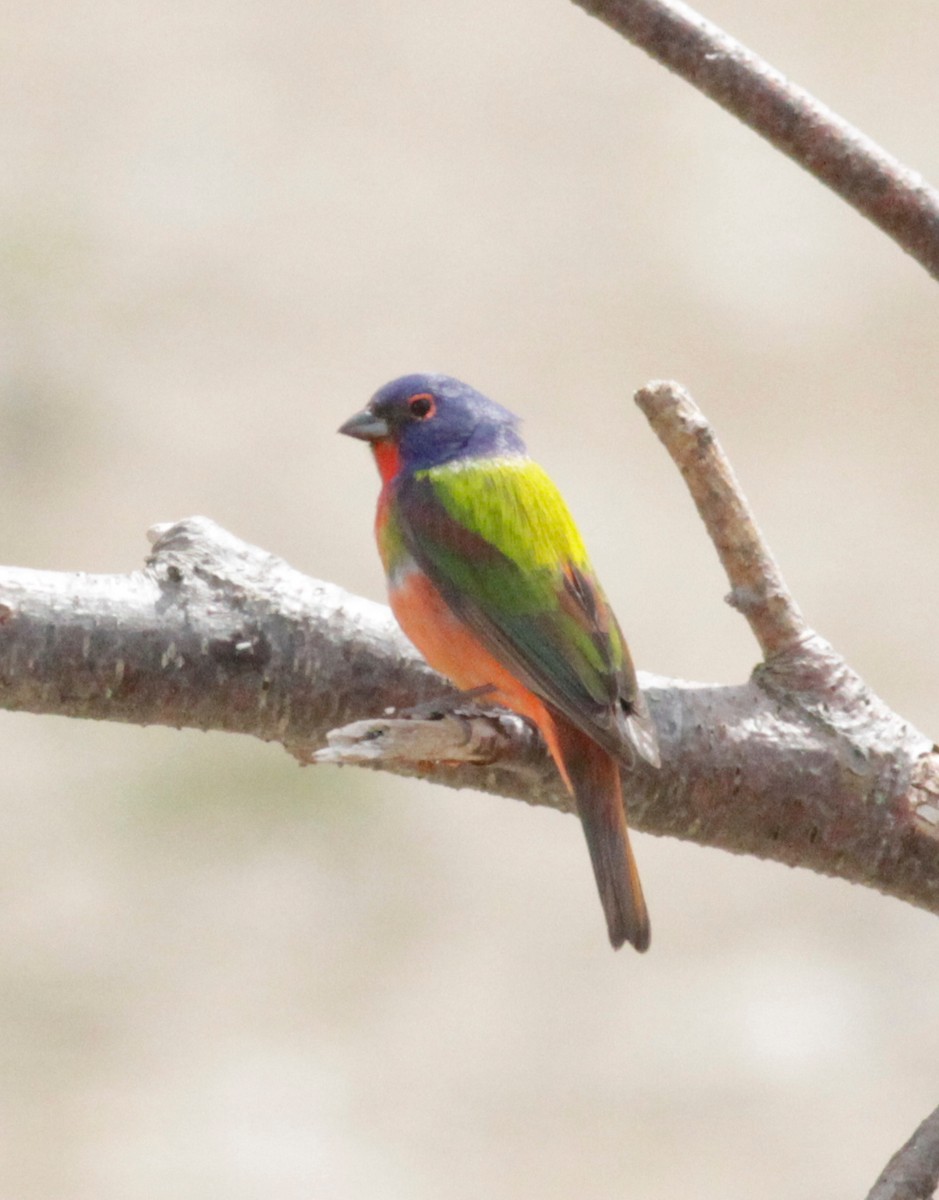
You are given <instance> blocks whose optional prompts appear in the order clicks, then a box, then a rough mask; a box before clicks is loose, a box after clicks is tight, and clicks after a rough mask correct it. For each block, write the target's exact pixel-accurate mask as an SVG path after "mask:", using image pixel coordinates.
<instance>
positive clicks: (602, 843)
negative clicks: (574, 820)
mask: <svg viewBox="0 0 939 1200" xmlns="http://www.w3.org/2000/svg"><path fill="white" fill-rule="evenodd" d="M554 732H555V736H556V738H557V747H556V748H557V750H558V751H559V753H560V755H561V758H562V761H563V766H561V763H559V764H558V765H559V766H561V774H562V775H564V776H565V777H566V778H565V782H566V783H567V784H568V786H569V787H570V789H571V791H572V792H573V795H574V799H575V800H576V801H577V811H578V812H579V813H580V820H581V823H582V825H583V827H584V834H585V835H586V837H587V847H588V849H589V850H590V860H591V862H592V863H593V873H594V876H595V877H596V880H597V890H598V891H599V893H600V902H601V903H602V905H603V911H604V913H605V914H606V924H607V929H608V931H609V934H610V941H611V942H612V944H613V948H614V949H616V950H618V949H619V948H620V946H622V944H623V942H632V944H633V945H634V946H635V948H636V949H637V950H647V949H648V947H649V937H650V927H649V914H648V912H647V910H646V902H645V900H644V899H643V895H642V885H641V884H640V882H639V872H638V871H637V869H636V860H635V859H634V858H633V853H632V848H631V847H630V844H629V833H628V831H627V829H626V809H625V806H624V804H623V788H622V783H621V781H620V772H619V765H618V763H617V762H616V760H615V759H614V758H612V757H611V756H610V755H609V754H608V753H607V752H606V751H605V750H604V749H603V747H602V746H598V745H597V743H596V742H595V741H593V739H592V738H589V737H587V735H586V734H584V733H581V731H580V730H579V729H577V728H576V727H575V726H573V725H570V724H569V723H568V722H567V721H565V720H563V719H558V720H556V721H555V731H554ZM552 749H554V747H552Z"/></svg>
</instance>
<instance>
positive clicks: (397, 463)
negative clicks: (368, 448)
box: [372, 439, 401, 483]
mask: <svg viewBox="0 0 939 1200" xmlns="http://www.w3.org/2000/svg"><path fill="white" fill-rule="evenodd" d="M372 453H373V454H374V455H375V462H376V463H377V464H378V471H379V474H380V475H381V477H382V482H383V483H388V482H389V481H390V480H392V479H394V477H395V476H396V475H397V474H398V471H399V470H400V469H401V454H400V451H399V450H398V447H397V446H396V445H395V444H394V442H391V441H388V440H387V439H385V440H383V441H380V442H372Z"/></svg>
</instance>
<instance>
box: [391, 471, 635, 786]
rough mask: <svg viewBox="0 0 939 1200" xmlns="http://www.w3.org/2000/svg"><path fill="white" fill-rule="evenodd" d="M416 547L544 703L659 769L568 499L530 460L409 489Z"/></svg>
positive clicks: (628, 665) (422, 480) (416, 481)
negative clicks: (566, 499)
mask: <svg viewBox="0 0 939 1200" xmlns="http://www.w3.org/2000/svg"><path fill="white" fill-rule="evenodd" d="M395 508H396V516H397V519H398V522H399V524H400V528H401V532H402V535H403V537H404V540H405V542H406V544H407V548H408V550H409V551H410V553H411V554H412V555H413V557H414V558H415V560H416V561H417V563H418V565H419V566H420V568H421V569H422V570H423V571H424V572H425V573H426V574H427V575H428V576H429V578H430V580H431V581H432V583H433V584H434V585H435V587H436V588H437V589H438V591H439V592H440V593H441V595H442V596H443V598H444V600H445V601H446V603H447V604H448V606H449V607H450V608H451V609H452V610H453V612H454V613H455V614H456V615H457V616H458V617H459V618H460V619H461V620H462V621H464V622H465V623H466V624H467V625H468V626H469V627H470V628H471V629H472V630H473V632H474V633H475V634H476V636H477V637H478V638H479V639H480V641H481V642H482V643H483V645H484V646H485V647H486V648H487V649H488V650H489V651H490V653H492V654H493V655H495V657H496V658H498V659H499V660H500V661H501V662H503V663H504V664H505V665H506V666H507V667H509V669H510V670H512V671H513V672H514V673H515V674H516V675H517V677H518V678H519V679H520V680H521V681H522V682H523V683H524V684H525V685H526V687H529V688H531V690H532V691H533V692H535V693H536V694H537V695H539V696H540V697H541V698H542V699H543V700H545V701H547V702H548V703H549V704H550V705H552V706H553V707H554V708H556V709H558V710H559V711H560V712H562V713H563V714H564V715H565V716H566V717H567V718H568V719H569V720H570V721H572V722H573V723H574V725H576V726H577V727H578V728H580V729H582V730H583V731H584V732H585V733H587V734H588V735H589V736H591V737H592V738H594V739H595V740H596V741H597V742H599V743H600V744H601V745H602V746H604V747H605V748H606V749H607V750H608V751H609V752H610V753H611V754H614V755H615V756H617V757H619V758H626V759H631V758H632V756H633V753H634V752H636V753H638V754H639V755H641V756H642V757H643V758H645V759H646V760H647V761H649V762H651V763H653V764H654V765H658V748H657V741H656V736H655V727H654V725H653V724H652V720H651V718H650V716H649V713H648V709H647V708H646V705H645V701H644V700H643V697H642V693H641V692H640V691H639V687H638V684H637V682H636V674H635V670H634V668H633V664H632V660H631V659H630V656H629V651H628V649H627V647H626V643H625V640H624V638H623V635H622V633H621V632H620V629H619V626H618V624H617V622H616V618H615V617H614V615H613V612H612V610H611V609H610V606H609V603H608V602H607V599H606V597H605V596H604V594H603V590H602V588H601V587H600V585H599V583H598V582H597V580H596V578H595V576H594V574H593V571H592V569H591V566H590V562H589V559H588V558H587V553H586V551H585V549H584V545H583V542H582V541H581V538H580V535H579V533H578V532H577V527H576V526H575V524H574V521H573V519H572V517H571V515H570V513H569V512H568V509H567V505H566V504H565V503H564V500H563V499H562V497H561V495H560V493H559V492H558V490H557V488H556V487H555V486H554V484H553V483H552V482H551V480H550V479H549V477H548V476H547V475H546V474H545V472H544V471H543V470H542V469H541V468H540V467H539V466H538V465H537V464H535V463H533V462H531V461H530V460H528V459H521V458H518V459H516V458H511V459H496V460H492V459H489V460H486V459H483V460H470V461H463V462H459V463H454V464H446V465H445V466H442V467H434V468H431V469H429V470H426V471H418V472H416V473H415V474H414V475H412V476H410V477H408V478H406V479H404V480H402V481H401V483H400V484H399V486H398V488H397V489H396V497H395Z"/></svg>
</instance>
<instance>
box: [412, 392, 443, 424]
mask: <svg viewBox="0 0 939 1200" xmlns="http://www.w3.org/2000/svg"><path fill="white" fill-rule="evenodd" d="M436 411H437V405H436V404H435V403H434V398H433V396H432V395H431V394H430V393H429V392H420V393H418V395H416V396H412V397H411V399H410V400H409V401H408V412H410V414H411V416H412V417H415V418H416V419H417V420H418V421H426V420H427V418H428V417H432V416H433V415H434V413H435V412H436Z"/></svg>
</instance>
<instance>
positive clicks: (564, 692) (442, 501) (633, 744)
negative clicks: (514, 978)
mask: <svg viewBox="0 0 939 1200" xmlns="http://www.w3.org/2000/svg"><path fill="white" fill-rule="evenodd" d="M519 424H520V422H519V418H517V417H516V416H515V415H513V414H512V413H511V412H509V411H508V409H505V408H503V407H502V406H501V405H499V404H496V403H495V402H494V401H492V400H490V399H488V398H487V397H486V396H484V395H482V394H481V393H480V392H478V391H476V390H475V389H474V388H472V387H470V386H469V384H466V383H463V382H461V381H460V380H458V379H454V378H452V377H451V376H448V375H438V374H411V375H404V376H402V377H401V378H399V379H395V380H392V382H390V383H388V384H386V385H385V386H384V387H382V388H380V389H379V390H378V391H377V392H376V393H375V395H374V396H373V397H372V399H371V400H370V401H369V403H368V404H367V405H366V407H365V408H364V409H362V410H361V411H360V412H357V413H356V414H355V415H354V416H352V417H350V418H349V420H347V421H346V422H345V424H343V425H342V426H341V427H340V430H339V432H340V433H343V434H346V435H348V436H349V437H353V438H358V439H360V440H362V441H365V442H367V443H369V444H370V446H371V449H372V452H373V455H374V458H375V462H376V464H377V467H378V471H379V474H380V476H381V481H382V487H381V492H380V495H379V500H378V509H377V513H376V518H375V534H376V539H377V542H378V549H379V553H380V556H381V560H382V563H383V566H384V569H385V574H386V576H387V583H388V594H389V600H390V603H391V608H392V611H393V612H394V615H395V617H396V619H397V621H398V624H399V625H400V626H401V628H402V629H403V631H404V633H405V634H406V635H407V637H408V638H409V639H410V641H411V642H413V644H414V645H415V646H416V648H417V649H418V650H419V651H420V653H421V654H422V655H423V657H424V658H425V659H426V660H427V662H428V663H429V664H430V665H431V666H432V667H433V668H434V669H435V670H437V671H438V672H440V674H442V675H444V676H446V677H447V678H448V679H449V680H450V681H452V683H453V684H455V685H456V687H457V688H458V689H460V690H461V691H463V692H467V693H472V694H475V695H479V694H480V693H482V692H485V693H486V703H487V704H488V703H489V702H490V701H491V702H494V703H498V704H500V705H503V706H504V707H506V708H509V709H511V710H513V711H514V712H516V713H518V714H520V715H521V716H522V717H525V718H527V719H528V720H529V721H530V722H531V723H532V724H534V725H535V726H536V728H537V729H538V730H539V732H540V733H541V736H542V738H543V739H544V742H545V743H546V745H547V748H548V751H549V753H550V755H551V757H552V758H553V760H554V763H555V765H556V766H557V769H558V772H559V774H560V776H561V779H562V781H563V783H564V785H565V787H566V788H567V790H568V792H569V793H570V794H571V795H572V797H573V799H574V802H575V804H576V807H577V811H578V813H579V816H580V820H581V824H582V826H583V830H584V834H585V835H586V841H587V847H588V850H589V853H590V859H591V862H592V865H593V872H594V876H595V878H596V884H597V890H598V891H599V894H600V900H601V903H602V906H603V910H604V913H605V916H606V923H607V931H608V934H609V939H610V942H611V944H612V945H613V947H614V949H619V947H620V946H622V945H623V944H624V942H627V941H628V942H631V943H632V945H633V946H634V947H635V948H636V949H637V950H640V951H642V950H646V949H647V948H648V946H649V940H650V925H649V916H648V911H647V908H646V903H645V899H644V897H643V893H642V886H641V884H640V881H639V873H638V870H637V868H636V862H635V859H634V857H633V852H632V848H631V846H630V842H629V834H628V831H627V825H626V811H625V805H624V802H623V792H622V781H621V776H620V771H621V768H623V767H625V768H630V767H632V768H635V766H636V764H637V762H638V760H643V761H644V762H645V763H647V764H648V765H649V766H651V767H658V766H659V765H660V756H659V748H658V738H657V735H656V728H655V724H654V722H653V720H652V717H651V714H650V712H649V709H648V705H647V704H646V701H645V699H644V697H643V694H642V692H641V691H640V689H639V685H638V682H637V680H636V672H635V669H634V667H633V663H632V659H631V657H630V653H629V649H628V647H627V645H626V641H625V639H624V637H623V634H622V632H621V630H620V627H619V625H618V623H617V620H616V617H615V616H614V614H613V611H612V609H611V607H610V604H609V602H608V600H607V598H606V596H605V594H604V592H603V589H602V588H601V586H600V584H599V582H598V581H597V578H596V575H595V573H594V570H593V567H592V566H591V563H590V559H589V557H588V555H587V551H586V549H585V547H584V543H583V541H582V539H581V536H580V533H579V532H578V529H577V526H576V525H575V523H574V520H573V518H572V516H571V514H570V512H569V510H568V507H567V505H566V504H565V502H564V500H563V498H562V496H561V493H560V492H559V491H558V489H557V487H556V486H555V484H554V483H553V482H552V481H551V479H550V478H549V476H548V475H547V473H546V472H545V471H544V469H543V468H542V467H540V466H539V465H538V464H537V463H536V462H534V461H533V460H532V459H531V458H530V457H529V456H528V452H527V450H526V447H525V443H524V441H523V440H522V437H521V434H520V433H519Z"/></svg>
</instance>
